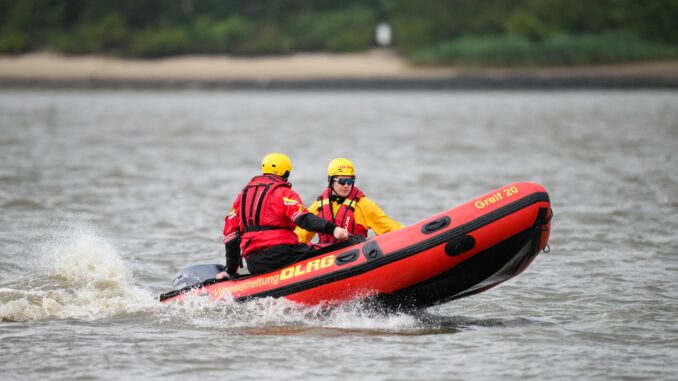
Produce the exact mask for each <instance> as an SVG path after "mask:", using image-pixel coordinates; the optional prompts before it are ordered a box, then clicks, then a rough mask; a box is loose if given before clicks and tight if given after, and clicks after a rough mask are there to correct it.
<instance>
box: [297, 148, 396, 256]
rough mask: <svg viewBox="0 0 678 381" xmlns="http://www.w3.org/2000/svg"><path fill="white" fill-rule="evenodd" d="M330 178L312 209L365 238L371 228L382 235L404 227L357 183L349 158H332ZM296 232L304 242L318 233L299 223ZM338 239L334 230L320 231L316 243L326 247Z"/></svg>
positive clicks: (329, 168)
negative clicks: (332, 232) (332, 231)
mask: <svg viewBox="0 0 678 381" xmlns="http://www.w3.org/2000/svg"><path fill="white" fill-rule="evenodd" d="M327 180H328V185H327V188H326V189H325V191H324V192H323V193H322V194H321V195H320V197H318V199H317V200H316V201H315V202H314V203H313V204H312V205H311V207H310V208H309V212H311V213H313V214H315V215H317V216H318V217H320V218H322V219H324V220H326V221H329V222H332V223H334V224H336V225H337V226H341V227H343V228H346V229H347V230H348V231H349V233H351V234H353V235H356V236H362V237H365V238H366V237H367V232H368V230H369V229H372V230H373V231H374V232H375V233H376V234H377V235H380V234H384V233H388V232H391V231H394V230H398V229H402V228H403V226H402V225H401V224H400V223H398V221H395V220H393V219H392V218H390V217H389V216H387V215H386V213H384V211H383V210H381V208H380V207H379V205H377V204H376V203H375V202H374V201H372V200H370V199H369V198H367V197H366V196H365V195H364V194H363V192H361V191H360V189H358V187H356V186H355V166H354V165H353V163H352V162H351V161H350V160H348V159H345V158H336V159H334V160H332V161H331V162H330V165H329V166H328V167H327ZM296 233H297V235H298V236H299V241H301V242H310V241H311V240H312V239H313V237H314V236H315V234H316V232H314V231H309V230H307V229H303V226H302V227H298V228H297V229H296ZM335 242H336V239H335V238H334V237H333V236H332V235H331V234H326V233H323V232H320V233H318V245H316V246H317V247H323V246H327V245H329V244H332V243H335Z"/></svg>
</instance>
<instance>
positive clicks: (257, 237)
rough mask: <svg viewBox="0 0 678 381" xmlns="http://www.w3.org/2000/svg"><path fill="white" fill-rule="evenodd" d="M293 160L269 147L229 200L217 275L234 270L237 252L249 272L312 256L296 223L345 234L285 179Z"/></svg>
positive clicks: (227, 274) (334, 234)
mask: <svg viewBox="0 0 678 381" xmlns="http://www.w3.org/2000/svg"><path fill="white" fill-rule="evenodd" d="M290 172H292V162H291V161H290V159H289V158H288V157H287V156H285V155H283V154H281V153H271V154H268V155H266V157H264V160H263V161H262V163H261V176H255V177H254V178H252V180H250V182H249V183H248V184H247V185H246V186H245V188H243V190H242V191H241V192H240V193H239V194H238V196H237V197H236V198H235V201H234V202H233V207H232V209H231V212H230V213H229V214H228V215H227V216H226V218H225V223H224V244H225V247H226V267H225V270H226V271H224V272H221V273H219V274H217V276H216V278H217V279H223V278H227V277H230V276H233V275H235V274H236V272H237V271H238V268H239V267H240V263H241V260H240V259H241V255H242V258H245V262H246V263H247V269H248V270H249V271H250V273H252V274H259V273H263V272H267V271H271V270H274V269H277V268H280V267H284V266H286V265H289V264H291V263H293V262H296V261H299V260H301V259H304V258H307V257H310V256H313V249H312V247H311V246H309V245H307V244H304V243H300V242H299V239H298V237H297V235H296V234H295V233H294V229H295V227H297V226H301V227H302V228H304V229H306V230H310V231H316V232H319V233H322V234H327V235H330V236H332V237H333V238H334V239H336V240H339V241H341V240H345V239H347V238H348V231H347V230H346V229H344V228H341V227H337V225H335V224H334V223H332V222H330V221H327V220H323V219H321V218H318V217H316V216H315V215H313V214H311V213H309V212H308V210H306V208H305V207H304V205H303V204H302V202H301V198H300V197H299V195H298V194H297V193H296V192H295V191H293V190H292V184H290V183H288V182H287V179H288V178H289V175H290Z"/></svg>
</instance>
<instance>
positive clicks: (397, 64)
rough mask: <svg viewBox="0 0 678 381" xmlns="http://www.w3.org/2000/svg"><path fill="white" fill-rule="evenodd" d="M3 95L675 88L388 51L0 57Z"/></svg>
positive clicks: (609, 70) (654, 75)
mask: <svg viewBox="0 0 678 381" xmlns="http://www.w3.org/2000/svg"><path fill="white" fill-rule="evenodd" d="M0 85H3V87H8V86H18V87H41V86H47V87H50V86H58V87H217V88H218V87H226V88H227V87H236V88H238V87H239V88H250V87H251V88H262V87H263V88H276V87H281V88H295V87H296V88H314V87H347V88H352V87H357V88H360V87H364V88H398V87H402V88H418V87H421V88H483V87H490V88H492V87H499V88H501V87H666V88H677V87H678V61H669V62H648V63H638V64H619V65H604V66H587V67H574V68H539V69H473V70H471V69H460V68H414V67H411V66H409V65H407V63H406V62H405V61H403V60H402V59H400V58H399V57H398V56H397V55H395V54H393V53H392V52H390V51H384V50H374V51H370V52H367V53H360V54H321V53H314V54H295V55H291V56H284V57H262V58H234V57H227V56H184V57H175V58H166V59H160V60H128V59H118V58H106V57H97V56H84V57H63V56H59V55H55V54H52V53H45V52H42V53H32V54H26V55H21V56H15V57H6V56H5V57H0Z"/></svg>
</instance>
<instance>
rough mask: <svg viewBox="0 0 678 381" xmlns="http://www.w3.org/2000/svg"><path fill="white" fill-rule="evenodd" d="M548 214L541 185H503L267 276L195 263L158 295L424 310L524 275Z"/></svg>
mask: <svg viewBox="0 0 678 381" xmlns="http://www.w3.org/2000/svg"><path fill="white" fill-rule="evenodd" d="M551 217H552V211H551V207H550V201H549V196H548V194H547V193H546V190H545V189H544V188H543V187H542V186H541V185H538V184H535V183H529V182H522V183H514V184H509V185H507V186H504V187H501V188H498V189H496V190H493V191H491V192H489V193H487V194H485V195H482V196H480V197H476V198H475V199H473V200H471V201H469V202H467V203H465V204H462V205H460V206H458V207H455V208H452V209H450V210H448V211H446V212H443V213H440V214H438V215H435V216H432V217H430V218H427V219H425V220H423V221H421V222H419V223H416V224H414V225H411V226H408V227H406V228H404V229H401V230H398V231H395V232H391V233H388V234H384V235H381V236H377V237H372V238H369V239H367V240H363V241H362V242H355V241H347V242H342V243H339V244H336V245H332V246H329V247H327V248H324V249H322V250H320V251H319V252H318V254H317V255H316V256H314V257H313V258H309V259H306V260H303V261H300V262H297V263H294V264H291V265H289V266H287V267H284V268H281V269H278V270H275V271H271V272H268V273H264V274H258V275H243V276H239V277H237V278H236V279H228V280H216V279H214V275H215V274H216V273H217V272H219V271H221V269H222V267H221V266H220V265H196V266H191V267H188V268H185V269H183V270H181V271H180V272H179V273H178V274H177V276H176V278H175V282H174V290H172V291H170V292H167V293H164V294H162V295H160V300H161V301H163V302H169V301H177V300H183V299H185V298H187V297H195V296H204V297H208V298H211V299H215V300H219V299H223V298H226V297H228V298H229V299H230V298H233V299H234V300H236V301H245V300H248V299H251V298H261V297H274V298H280V297H282V298H286V299H289V300H291V301H294V302H297V303H302V304H305V305H318V304H323V305H328V306H333V305H338V304H340V303H344V302H347V301H350V300H354V299H357V298H371V299H373V300H374V301H375V302H377V303H378V304H379V305H383V306H384V307H387V308H395V309H416V308H425V307H429V306H432V305H436V304H440V303H444V302H447V301H450V300H453V299H458V298H461V297H465V296H469V295H473V294H476V293H479V292H482V291H485V290H488V289H490V288H492V287H494V286H496V285H498V284H500V283H502V282H504V281H506V280H508V279H510V278H512V277H514V276H516V275H518V274H520V273H521V272H523V271H524V270H525V269H526V268H527V266H528V265H529V264H530V263H531V262H532V260H533V259H534V258H535V257H536V256H537V254H539V253H540V252H541V251H542V250H544V248H545V247H546V246H547V241H548V238H549V232H550V224H551ZM227 295H228V296H227Z"/></svg>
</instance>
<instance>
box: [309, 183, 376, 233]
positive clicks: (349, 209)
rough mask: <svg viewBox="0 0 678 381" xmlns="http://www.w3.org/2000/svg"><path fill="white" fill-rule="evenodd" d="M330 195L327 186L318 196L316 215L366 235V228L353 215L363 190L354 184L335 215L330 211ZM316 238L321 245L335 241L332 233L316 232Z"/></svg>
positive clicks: (353, 231) (350, 231)
mask: <svg viewBox="0 0 678 381" xmlns="http://www.w3.org/2000/svg"><path fill="white" fill-rule="evenodd" d="M331 195H332V189H330V188H329V187H328V188H327V189H325V191H324V192H323V194H322V195H320V197H318V201H320V208H318V217H320V218H322V219H325V220H327V221H330V222H333V223H334V224H335V225H337V226H339V227H342V228H345V229H346V230H348V232H349V233H351V234H355V235H361V236H364V237H367V228H366V227H364V226H362V225H361V224H358V223H356V222H355V215H354V212H355V204H357V203H358V201H359V200H360V198H361V197H363V196H364V194H363V192H361V191H360V189H358V188H357V187H355V186H354V187H353V189H351V192H350V193H349V194H348V196H346V198H345V199H344V202H342V203H341V206H340V207H339V210H337V215H336V216H335V215H334V213H333V212H332V202H331V199H330V196H331ZM318 240H319V242H318V243H319V244H321V245H322V244H329V243H333V242H335V238H334V236H333V235H331V234H325V233H318Z"/></svg>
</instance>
